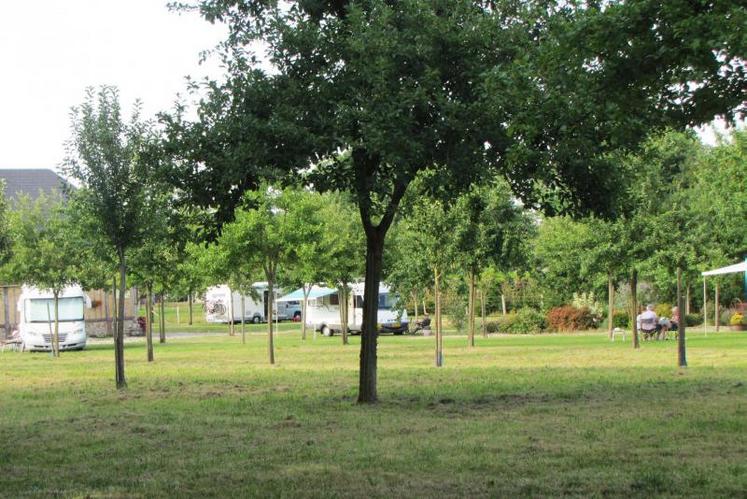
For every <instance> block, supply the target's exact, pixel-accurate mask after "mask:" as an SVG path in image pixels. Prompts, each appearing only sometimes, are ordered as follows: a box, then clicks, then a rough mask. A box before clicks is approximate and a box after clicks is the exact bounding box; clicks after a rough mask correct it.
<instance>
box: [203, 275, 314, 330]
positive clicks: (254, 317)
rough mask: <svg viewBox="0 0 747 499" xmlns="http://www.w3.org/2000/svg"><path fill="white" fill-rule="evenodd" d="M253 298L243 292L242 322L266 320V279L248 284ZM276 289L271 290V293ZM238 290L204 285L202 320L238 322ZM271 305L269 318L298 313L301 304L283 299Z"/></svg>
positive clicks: (292, 316)
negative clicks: (206, 287)
mask: <svg viewBox="0 0 747 499" xmlns="http://www.w3.org/2000/svg"><path fill="white" fill-rule="evenodd" d="M252 288H253V289H254V293H253V294H255V295H256V298H255V297H253V296H251V295H244V317H243V320H244V322H254V323H260V322H266V321H267V316H268V315H269V314H268V312H267V308H268V302H270V300H269V299H268V298H269V290H268V289H267V283H266V282H255V283H254V284H252ZM279 294H280V290H275V296H278V295H279ZM241 297H242V296H241V293H239V292H238V291H233V290H232V289H231V288H229V287H228V286H227V285H225V284H221V285H219V286H213V287H211V288H208V290H207V291H206V292H205V320H206V321H207V322H221V323H228V322H231V318H232V317H233V321H234V322H241V321H242V317H241ZM270 305H272V308H273V311H272V318H273V320H275V319H277V320H281V321H283V320H290V319H294V318H295V317H300V316H301V305H300V304H299V303H296V304H293V303H292V302H283V303H278V304H277V306H275V304H272V303H271V304H270Z"/></svg>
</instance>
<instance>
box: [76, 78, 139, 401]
mask: <svg viewBox="0 0 747 499" xmlns="http://www.w3.org/2000/svg"><path fill="white" fill-rule="evenodd" d="M72 135H73V136H72V138H71V139H70V141H69V142H68V143H67V152H66V157H65V161H64V163H63V167H64V170H65V172H66V173H67V174H68V175H70V177H72V178H73V179H75V180H77V181H78V182H80V184H81V189H79V191H78V194H77V196H79V200H80V202H81V203H82V204H83V206H85V209H86V210H87V211H88V212H89V213H90V214H91V217H92V219H93V220H95V222H96V225H97V228H98V230H99V231H100V232H101V233H102V234H104V235H105V236H106V238H107V240H108V242H109V244H110V245H111V248H112V250H113V251H114V253H115V254H116V260H117V267H118V268H117V270H118V273H119V303H118V309H119V310H118V313H117V316H118V317H119V320H118V321H117V328H116V334H115V339H114V357H115V373H116V374H115V380H116V386H117V388H119V389H123V388H126V387H127V380H126V378H125V364H124V315H125V314H124V310H125V290H126V289H127V261H126V252H127V250H128V249H130V248H132V247H133V246H134V245H135V244H136V243H138V242H139V241H140V239H141V236H142V225H143V220H144V216H145V215H144V213H143V185H145V184H146V183H147V180H146V175H145V172H146V171H147V168H146V167H147V165H146V161H147V155H144V152H145V151H146V148H145V145H146V143H147V142H148V140H149V136H150V135H149V130H148V125H147V124H146V123H143V122H142V121H140V120H139V107H138V106H136V107H135V110H134V112H133V116H132V119H131V121H130V122H129V123H126V122H125V121H124V120H123V118H122V115H121V109H120V106H119V93H118V91H117V89H116V88H114V87H110V86H103V87H101V88H100V89H99V90H98V91H95V90H94V89H93V88H88V89H87V90H86V97H85V100H84V101H83V104H81V105H80V106H79V107H76V108H73V110H72Z"/></svg>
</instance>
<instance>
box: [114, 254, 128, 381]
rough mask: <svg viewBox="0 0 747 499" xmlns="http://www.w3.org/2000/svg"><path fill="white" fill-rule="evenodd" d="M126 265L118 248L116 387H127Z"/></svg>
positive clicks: (115, 342) (115, 343)
mask: <svg viewBox="0 0 747 499" xmlns="http://www.w3.org/2000/svg"><path fill="white" fill-rule="evenodd" d="M126 281H127V267H126V265H125V255H124V250H119V303H118V304H117V305H118V308H119V310H118V311H117V317H118V319H119V320H117V336H116V337H115V339H114V366H115V380H116V383H117V388H118V389H120V390H121V389H124V388H127V380H126V379H125V364H124V317H125V290H126V289H127V288H126V285H127V282H126Z"/></svg>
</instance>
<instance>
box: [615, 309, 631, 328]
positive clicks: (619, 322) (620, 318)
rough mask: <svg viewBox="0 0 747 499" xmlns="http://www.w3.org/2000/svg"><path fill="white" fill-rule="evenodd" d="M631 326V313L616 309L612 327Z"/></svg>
mask: <svg viewBox="0 0 747 499" xmlns="http://www.w3.org/2000/svg"><path fill="white" fill-rule="evenodd" d="M630 326H631V324H630V314H628V313H627V312H625V311H622V310H615V315H613V316H612V327H619V328H622V329H626V328H629V327H630Z"/></svg>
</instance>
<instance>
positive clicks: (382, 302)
mask: <svg viewBox="0 0 747 499" xmlns="http://www.w3.org/2000/svg"><path fill="white" fill-rule="evenodd" d="M396 306H397V295H395V294H393V293H381V294H380V295H379V310H389V309H391V308H394V307H396Z"/></svg>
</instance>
